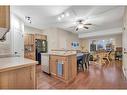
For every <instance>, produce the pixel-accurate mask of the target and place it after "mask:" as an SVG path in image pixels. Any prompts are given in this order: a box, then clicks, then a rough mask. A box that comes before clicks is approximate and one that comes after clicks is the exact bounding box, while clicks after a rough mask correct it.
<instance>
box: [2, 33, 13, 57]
mask: <svg viewBox="0 0 127 95" xmlns="http://www.w3.org/2000/svg"><path fill="white" fill-rule="evenodd" d="M10 34H11V33H8V34H7V36H6V41H4V42H0V55H6V54H11V39H10V38H11V37H10V36H11V35H10Z"/></svg>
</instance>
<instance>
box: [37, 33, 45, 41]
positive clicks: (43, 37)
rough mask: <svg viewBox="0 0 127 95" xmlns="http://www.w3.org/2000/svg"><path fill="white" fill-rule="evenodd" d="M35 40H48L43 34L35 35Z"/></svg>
mask: <svg viewBox="0 0 127 95" xmlns="http://www.w3.org/2000/svg"><path fill="white" fill-rule="evenodd" d="M35 39H41V40H47V36H46V35H41V34H35Z"/></svg>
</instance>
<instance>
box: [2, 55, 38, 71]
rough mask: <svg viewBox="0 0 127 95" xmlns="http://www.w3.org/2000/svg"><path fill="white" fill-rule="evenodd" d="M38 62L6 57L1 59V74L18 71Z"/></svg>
mask: <svg viewBox="0 0 127 95" xmlns="http://www.w3.org/2000/svg"><path fill="white" fill-rule="evenodd" d="M36 63H37V61H34V60H30V59H26V58H23V57H5V58H0V72H2V71H6V70H10V69H16V68H21V67H26V66H30V65H34V64H36Z"/></svg>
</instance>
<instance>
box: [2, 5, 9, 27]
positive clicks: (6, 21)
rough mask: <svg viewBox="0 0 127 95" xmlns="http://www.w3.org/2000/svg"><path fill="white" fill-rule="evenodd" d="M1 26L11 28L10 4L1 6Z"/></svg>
mask: <svg viewBox="0 0 127 95" xmlns="http://www.w3.org/2000/svg"><path fill="white" fill-rule="evenodd" d="M0 28H10V7H9V6H0Z"/></svg>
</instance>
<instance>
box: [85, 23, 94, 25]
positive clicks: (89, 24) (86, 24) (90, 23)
mask: <svg viewBox="0 0 127 95" xmlns="http://www.w3.org/2000/svg"><path fill="white" fill-rule="evenodd" d="M84 25H92V24H91V23H86V24H84Z"/></svg>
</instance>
